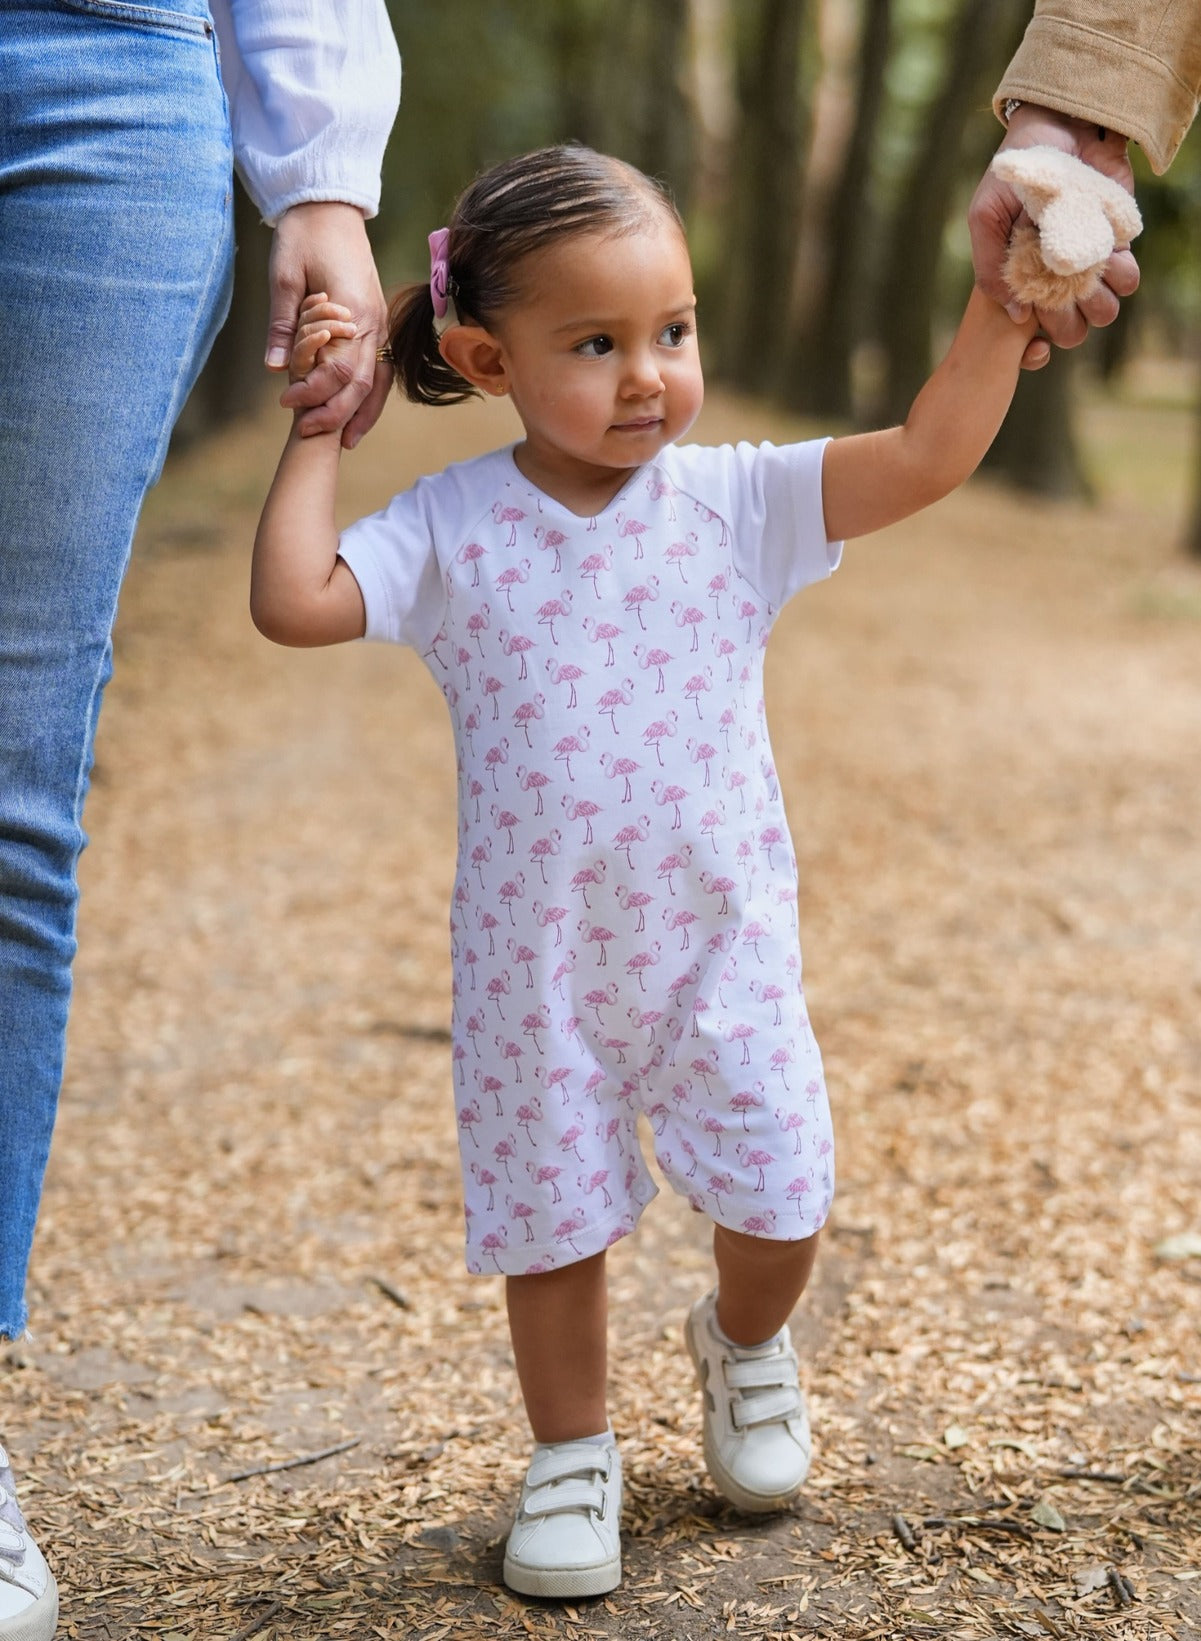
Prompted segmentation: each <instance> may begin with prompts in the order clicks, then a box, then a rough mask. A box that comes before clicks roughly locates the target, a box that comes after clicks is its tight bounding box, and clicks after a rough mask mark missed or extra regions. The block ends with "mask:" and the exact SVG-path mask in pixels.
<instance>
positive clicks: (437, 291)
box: [430, 228, 459, 336]
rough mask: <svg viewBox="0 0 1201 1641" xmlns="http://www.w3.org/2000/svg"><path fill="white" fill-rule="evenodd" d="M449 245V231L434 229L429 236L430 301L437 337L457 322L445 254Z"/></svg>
mask: <svg viewBox="0 0 1201 1641" xmlns="http://www.w3.org/2000/svg"><path fill="white" fill-rule="evenodd" d="M449 244H450V229H449V228H435V229H434V231H433V233H432V234H431V235H430V299H431V301H432V302H433V304H434V330H435V332H436V333H437V334H438V335H439V336H441V334H442V332H443V331H444V330H446V329H447V328H448V327H449V326H450V325H457V324H458V322H459V316H458V314H457V313H456V312H455V303H454V297H453V295H452V294H451V292H452V285H451V278H450V261H449V259H448V257H447V254H446V252H447V247H448V246H449Z"/></svg>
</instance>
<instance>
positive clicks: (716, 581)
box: [706, 570, 730, 615]
mask: <svg viewBox="0 0 1201 1641" xmlns="http://www.w3.org/2000/svg"><path fill="white" fill-rule="evenodd" d="M729 590H730V578H729V576H728V575H727V574H726V573H725V571H724V570H723V571H722V572H721V574H720V575H715V576H714V577H713V578H712V580H711V581H710V582H709V585H708V587H707V589H706V591H707V592H708V594H709V597H710V598H711V599H712V601H713V613H714V615H719V614H720V613H721V595H722V594H723V593H725V592H729Z"/></svg>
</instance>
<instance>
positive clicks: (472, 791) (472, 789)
mask: <svg viewBox="0 0 1201 1641" xmlns="http://www.w3.org/2000/svg"><path fill="white" fill-rule="evenodd" d="M473 751H474V748H473ZM486 791H487V788H486V787H485V785H484V783H483V782H482V781H477V780H473V781H472V782H471V785H470V786H469V787H468V788H467V796H468V797H469V798H474V799H475V822H476V825H477V826H478V825H479V820H480V799H481V798H482V797H483V795H484V793H485V792H486Z"/></svg>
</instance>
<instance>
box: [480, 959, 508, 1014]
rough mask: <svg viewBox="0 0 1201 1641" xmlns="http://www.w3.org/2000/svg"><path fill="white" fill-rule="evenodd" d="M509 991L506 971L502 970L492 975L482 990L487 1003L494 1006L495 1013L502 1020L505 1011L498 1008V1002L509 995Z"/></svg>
mask: <svg viewBox="0 0 1201 1641" xmlns="http://www.w3.org/2000/svg"><path fill="white" fill-rule="evenodd" d="M510 989H511V987H510V981H509V971H508V969H502V970H501V972H500V973H499V974H494V975H493V976H492V978H491V980H489V982H488V984H487V986H486V987H485V988H484V990H485V993H486V995H487V998H488V1001H489V1002H490V1003H495V1004H496V1012H497V1014H499V1015H500V1017H501V1019H502V1020H503V1019H504V1017H505V1011H504V1009H502V1008H501V1006H500V1000H501V998H502V997H507V996H508V995H509V991H510Z"/></svg>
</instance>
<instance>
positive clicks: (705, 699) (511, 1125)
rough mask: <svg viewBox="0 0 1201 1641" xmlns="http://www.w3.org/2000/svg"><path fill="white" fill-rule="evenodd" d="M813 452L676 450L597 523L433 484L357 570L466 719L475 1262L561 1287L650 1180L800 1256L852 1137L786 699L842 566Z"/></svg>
mask: <svg viewBox="0 0 1201 1641" xmlns="http://www.w3.org/2000/svg"><path fill="white" fill-rule="evenodd" d="M823 449H824V444H823V442H821V441H813V442H810V443H804V444H796V445H788V446H781V447H776V446H774V445H771V444H764V445H759V446H752V445H749V444H740V445H738V446H737V447H733V446H728V445H727V446H723V447H721V448H719V449H710V448H702V447H700V446H683V447H677V446H669V447H668V448H666V449H665V450H664V451H663V452H662V453H661V454H660V455H659V457H658V458H657V459H656V460H655V461H654V462H652V463H650V464H648V465H647V466H645V467H642V468H640V469H638V470H637V471H636V472H635V473H634V474H633V476H632V477H631V478H630V480H629V482H628V483H627V484H626V486H625V487H624V488H623V490H622V491H621V493H620V494H619V495H618V496H617V497H616V498H615V499H614V500H613V502H612V503H611V504H610V505H609V507H607V508H606V509H605V511H604V512H603V513H601V514H599V515H598V516H597V517H595V518H581V517H578V516H576V515H575V514H572V513H570V512H568V511H567V510H566V509H565V508H563V507H562V506H560V505H559V504H558V503H557V502H555V501H554V500H553V499H552V498H550V497H549V496H546V495H544V494H543V493H542V492H541V491H539V490H538V489H536V488H535V487H534V486H533V485H531V484H530V483H529V482H528V481H527V480H526V479H525V478H524V477H523V476H522V474H521V473H520V471H519V470H518V468H517V466H516V464H515V462H514V460H513V452H512V449H511V448H506V449H504V450H499V451H494V452H492V453H491V454H490V455H487V456H482V457H479V458H476V459H475V460H472V461H468V462H463V463H458V464H456V465H454V466H452V467H450V468H448V469H447V470H446V471H445V472H443V473H439V474H435V475H432V476H430V477H427V478H422V479H420V480H419V481H418V482H417V483H416V484H415V485H414V486H413V488H412V489H411V490H407V491H405V492H404V493H403V494H401V495H399V496H396V497H394V498H393V500H392V501H391V502H390V503H389V505H388V506H387V507H386V508H385V509H384V510H383V511H382V512H379V513H376V514H373V515H372V516H371V517H369V518H365V519H361V520H359V522H358V523H356V524H354V525H352V526H351V527H350V528H349V529H348V530H346V531H345V532H344V534H343V536H342V539H341V543H340V548H339V551H340V553H341V556H342V558H343V559H344V560H345V561H346V563H347V564H348V565H349V567H350V569H351V571H352V572H353V574H354V576H355V578H356V580H357V581H358V583H359V586H360V588H361V589H362V593H363V598H364V601H365V604H366V609H367V637H368V638H371V639H385V640H390V641H392V642H396V643H403V644H408V645H411V646H413V647H414V648H415V649H417V650H418V652H419V653H420V654H421V655H422V656H423V657H424V659H425V661H426V664H427V665H428V667H429V669H430V671H431V672H432V674H433V676H434V678H435V679H436V680H437V682H438V684H439V686H440V687H441V689H442V692H443V694H444V695H445V697H446V700H447V702H448V704H449V706H450V711H451V718H452V721H453V724H454V733H455V745H456V752H457V763H458V777H459V859H458V871H457V877H456V882H455V890H454V897H453V906H452V914H451V949H452V955H453V973H454V982H453V990H454V999H453V1016H452V1039H453V1056H454V1078H455V1092H456V1107H457V1112H458V1126H459V1137H460V1150H461V1156H462V1163H463V1185H464V1192H465V1209H466V1218H467V1263H468V1267H469V1268H470V1269H471V1270H473V1271H494V1272H495V1271H502V1272H505V1273H507V1274H511V1275H520V1274H523V1273H528V1272H534V1271H545V1270H549V1269H551V1268H553V1267H556V1266H561V1265H566V1264H570V1263H572V1262H573V1261H575V1260H578V1259H583V1258H587V1257H588V1256H590V1255H592V1254H595V1253H598V1252H600V1251H601V1250H602V1249H603V1248H605V1247H607V1246H608V1245H609V1244H611V1243H612V1242H615V1241H616V1240H617V1239H618V1238H619V1237H621V1236H624V1235H626V1234H627V1233H628V1232H629V1231H631V1230H632V1229H633V1227H634V1225H635V1223H636V1221H637V1219H638V1217H639V1215H640V1213H641V1211H642V1209H643V1207H644V1206H645V1205H646V1203H647V1202H648V1201H649V1200H650V1199H651V1197H652V1196H653V1195H654V1194H655V1186H654V1184H653V1182H652V1180H651V1176H650V1174H649V1172H648V1170H647V1168H646V1164H645V1162H644V1160H643V1157H642V1153H641V1149H640V1147H639V1145H638V1143H637V1140H636V1137H635V1127H636V1123H637V1119H638V1116H639V1114H640V1113H643V1114H645V1115H646V1117H647V1118H648V1120H649V1123H650V1126H651V1129H652V1132H653V1135H654V1149H655V1156H656V1159H657V1161H658V1163H659V1165H660V1167H661V1169H662V1171H663V1173H664V1176H665V1177H666V1178H667V1179H668V1181H669V1182H670V1183H671V1185H672V1186H673V1188H674V1189H676V1190H678V1191H679V1192H681V1193H682V1194H683V1195H685V1196H686V1197H687V1198H688V1200H689V1201H690V1202H691V1203H692V1204H693V1206H694V1207H696V1208H698V1209H701V1210H703V1211H704V1212H705V1213H706V1214H708V1215H709V1216H710V1217H712V1218H713V1219H714V1220H716V1221H718V1222H720V1223H723V1224H726V1225H729V1226H731V1227H732V1228H734V1229H738V1230H743V1231H746V1232H748V1233H750V1234H752V1235H757V1236H762V1237H767V1238H773V1239H792V1238H801V1237H807V1236H810V1235H812V1234H813V1232H815V1231H816V1230H817V1229H818V1228H819V1227H820V1226H821V1225H822V1224H823V1222H824V1221H825V1218H826V1216H827V1214H828V1212H829V1207H830V1200H831V1196H832V1193H833V1169H832V1145H833V1142H832V1134H831V1123H830V1113H829V1107H828V1104H827V1099H826V1089H825V1082H824V1078H823V1075H822V1065H821V1058H820V1055H819V1053H818V1049H817V1045H816V1043H815V1042H814V1039H813V1035H812V1033H811V1031H810V1028H809V1021H808V1017H807V1015H806V1012H805V1001H804V995H803V992H802V989H801V957H800V948H799V944H798V939H797V911H796V903H797V872H796V858H795V855H794V853H793V848H792V842H791V839H790V837H789V831H788V825H787V821H786V819H785V816H784V809H783V804H782V802H781V798H780V791H779V785H778V783H777V780H776V774H775V769H774V766H773V763H772V755H771V748H770V745H769V743H768V737H767V725H766V720H765V716H764V708H763V653H764V647H765V644H766V641H767V636H768V633H769V631H770V629H771V626H772V623H773V621H774V619H775V616H776V615H777V613H778V611H779V608H780V606H781V605H782V604H783V603H784V601H785V599H787V598H788V597H789V596H790V595H791V594H792V593H794V592H796V591H797V590H798V589H799V588H801V587H803V586H805V585H806V584H807V583H809V582H812V581H815V580H818V579H820V578H822V577H825V576H827V575H829V574H830V572H831V571H832V570H833V569H834V568H835V567H836V565H837V563H838V561H839V556H840V553H841V545H840V544H838V543H834V544H831V543H829V542H827V540H826V533H825V525H824V522H823V515H822V503H821V462H822V452H823Z"/></svg>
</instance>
